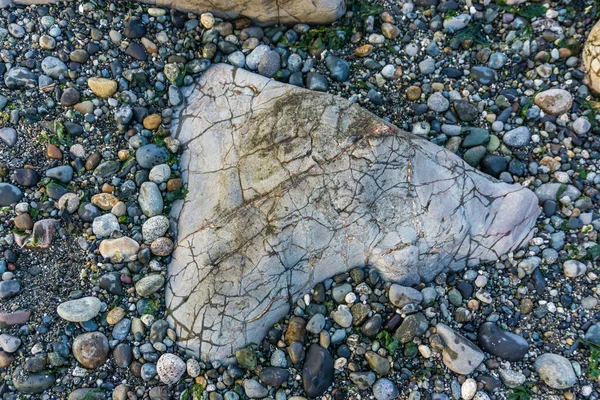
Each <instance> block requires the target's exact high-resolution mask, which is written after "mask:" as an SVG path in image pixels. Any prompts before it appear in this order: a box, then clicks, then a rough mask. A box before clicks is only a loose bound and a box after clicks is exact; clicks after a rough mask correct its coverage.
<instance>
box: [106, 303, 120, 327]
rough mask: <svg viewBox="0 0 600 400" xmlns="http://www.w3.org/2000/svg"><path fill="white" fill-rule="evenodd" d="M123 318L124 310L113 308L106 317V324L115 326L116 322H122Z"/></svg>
mask: <svg viewBox="0 0 600 400" xmlns="http://www.w3.org/2000/svg"><path fill="white" fill-rule="evenodd" d="M124 317H125V310H123V309H122V308H121V307H115V308H113V309H112V310H110V311H109V312H108V314H107V315H106V322H107V323H108V324H109V325H115V324H116V323H117V322H119V321H120V320H122V319H123V318H124Z"/></svg>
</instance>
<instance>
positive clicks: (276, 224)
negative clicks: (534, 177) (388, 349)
mask: <svg viewBox="0 0 600 400" xmlns="http://www.w3.org/2000/svg"><path fill="white" fill-rule="evenodd" d="M184 95H186V96H187V104H188V105H187V108H184V109H183V110H181V112H180V114H179V115H178V116H177V117H176V118H175V119H176V120H175V121H174V124H175V126H174V129H173V132H177V134H176V137H177V138H178V139H179V140H180V141H181V142H182V144H184V145H185V148H186V151H185V152H184V153H183V155H182V159H181V168H182V177H183V179H184V181H185V182H186V184H187V187H188V189H189V190H190V192H189V194H188V195H187V197H186V199H185V202H183V201H178V202H176V203H175V204H174V206H173V211H172V217H174V218H177V220H178V221H179V222H178V227H177V228H178V237H177V246H176V249H175V251H174V253H173V255H172V262H171V264H170V265H169V271H168V272H169V274H168V282H167V288H166V302H167V318H168V321H169V323H170V324H171V325H172V326H173V327H174V328H175V330H176V332H177V334H178V337H180V338H181V341H180V344H181V345H183V346H184V347H186V348H187V349H189V350H190V351H192V352H194V353H196V354H197V355H200V354H201V355H202V357H205V358H208V359H213V360H214V359H223V358H226V357H229V356H231V354H233V352H234V351H235V350H236V349H238V348H240V347H243V346H245V345H247V344H248V343H250V342H255V343H256V342H260V340H261V339H262V337H263V336H264V334H265V333H266V330H267V329H268V327H269V326H271V325H272V324H273V323H275V322H277V321H278V320H279V319H280V318H281V317H283V316H284V315H286V314H287V313H288V311H289V310H288V308H289V304H290V299H292V301H293V300H295V299H297V298H298V297H299V296H302V295H304V294H305V293H309V291H310V289H311V287H312V286H314V285H315V284H316V283H317V282H320V281H323V280H324V279H326V278H329V277H331V276H333V275H335V274H339V273H342V272H346V271H348V270H349V269H351V268H353V267H355V266H358V265H364V264H365V260H369V263H370V264H371V265H372V267H374V268H376V269H378V270H379V272H380V273H381V274H382V275H383V277H385V278H386V279H388V280H391V281H394V282H398V283H399V284H402V285H405V286H410V285H412V284H415V283H417V282H419V281H421V280H423V281H431V280H432V279H433V278H434V277H435V276H436V275H437V274H438V273H440V272H441V271H444V270H447V269H452V270H460V269H462V268H464V267H465V266H466V265H474V264H476V263H478V262H481V261H491V260H496V259H497V258H498V256H499V255H501V254H504V253H506V252H508V251H510V250H513V249H516V248H518V247H519V246H520V245H522V244H524V243H526V242H527V241H528V240H529V238H530V237H531V234H532V232H531V228H532V227H533V226H534V223H535V220H536V218H537V216H538V214H539V207H538V201H537V198H536V196H535V195H534V194H533V193H532V192H531V191H529V190H528V189H526V188H522V187H520V186H518V185H508V184H505V183H501V182H498V181H496V180H494V179H492V178H490V177H489V176H487V175H485V174H483V173H481V172H479V171H477V170H475V169H473V168H471V167H469V166H468V165H467V164H465V163H464V162H463V161H462V160H461V159H460V158H458V157H456V156H455V155H454V154H453V153H451V152H449V151H447V150H445V149H443V148H440V147H438V146H436V145H434V144H432V143H430V142H428V141H427V140H423V139H420V138H418V137H416V136H413V135H411V134H409V133H407V132H404V131H401V130H399V129H398V128H396V127H394V126H392V125H390V124H389V123H387V122H385V121H383V120H381V119H379V118H377V117H375V116H374V115H372V114H370V113H369V112H367V111H365V110H363V109H361V108H360V107H358V106H357V105H353V104H351V103H350V102H348V101H347V100H344V99H341V98H339V97H336V96H333V95H330V94H324V93H315V92H310V91H307V90H304V89H300V88H297V87H295V86H290V85H286V84H283V83H279V82H276V81H272V80H269V79H267V78H264V77H261V76H259V75H256V74H253V73H251V72H248V71H245V70H241V69H235V68H233V67H231V66H226V65H216V66H213V67H211V68H210V69H209V70H208V71H207V72H206V73H205V74H204V75H203V76H202V78H201V79H200V80H199V82H198V84H197V86H195V87H189V88H188V89H186V92H185V93H184ZM215 121H216V122H215ZM199 132H201V133H200V134H199Z"/></svg>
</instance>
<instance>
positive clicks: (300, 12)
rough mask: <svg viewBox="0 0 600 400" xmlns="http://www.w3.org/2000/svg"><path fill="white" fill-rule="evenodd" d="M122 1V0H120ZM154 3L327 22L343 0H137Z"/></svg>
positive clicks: (281, 20) (1, 2) (273, 20)
mask: <svg viewBox="0 0 600 400" xmlns="http://www.w3.org/2000/svg"><path fill="white" fill-rule="evenodd" d="M58 1H59V0H0V8H4V7H8V6H11V5H25V6H27V5H32V4H52V3H58ZM123 1H124V0H123ZM140 1H141V2H143V3H147V4H151V5H154V6H156V7H165V8H174V9H176V10H179V11H183V12H191V13H195V14H201V13H205V12H210V13H213V14H214V15H215V16H216V17H219V18H225V19H234V18H238V17H241V16H244V17H248V18H250V19H251V20H252V22H254V23H256V24H258V25H274V24H284V25H292V24H297V23H305V24H329V23H331V22H333V21H335V20H337V19H338V18H340V17H341V16H342V15H344V13H345V12H346V2H345V0H140Z"/></svg>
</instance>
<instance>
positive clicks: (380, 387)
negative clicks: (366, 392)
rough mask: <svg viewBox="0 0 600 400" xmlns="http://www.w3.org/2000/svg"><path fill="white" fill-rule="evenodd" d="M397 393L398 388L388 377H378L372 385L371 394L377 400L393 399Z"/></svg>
mask: <svg viewBox="0 0 600 400" xmlns="http://www.w3.org/2000/svg"><path fill="white" fill-rule="evenodd" d="M399 394H400V392H399V391H398V388H397V387H396V385H395V384H394V382H392V381H390V380H389V379H386V378H381V379H378V380H377V382H375V384H374V385H373V396H375V398H376V399H377V400H394V399H395V398H397V397H398V395H399Z"/></svg>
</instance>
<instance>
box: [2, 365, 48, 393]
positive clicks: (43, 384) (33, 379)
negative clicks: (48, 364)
mask: <svg viewBox="0 0 600 400" xmlns="http://www.w3.org/2000/svg"><path fill="white" fill-rule="evenodd" d="M12 378H13V379H12V383H13V385H14V386H15V388H16V389H17V390H18V391H19V392H21V393H24V394H36V393H42V392H43V391H45V390H46V389H48V388H49V387H50V386H52V385H53V384H54V381H55V379H56V378H55V377H54V375H46V374H32V373H25V371H24V370H23V369H22V368H20V367H19V368H17V369H16V370H15V372H14V373H13V375H12Z"/></svg>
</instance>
